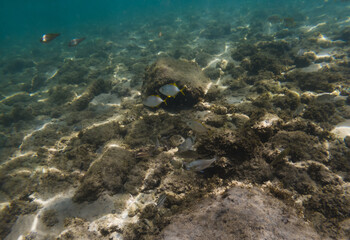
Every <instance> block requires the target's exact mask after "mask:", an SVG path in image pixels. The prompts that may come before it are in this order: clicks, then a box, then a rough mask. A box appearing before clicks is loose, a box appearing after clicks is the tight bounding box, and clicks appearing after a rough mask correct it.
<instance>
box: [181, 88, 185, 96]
mask: <svg viewBox="0 0 350 240" xmlns="http://www.w3.org/2000/svg"><path fill="white" fill-rule="evenodd" d="M185 88H186V86H185V87H183V88H182V89H180V92H181V93H182V95H184V96H185V94H184V92H183V90H184V89H185Z"/></svg>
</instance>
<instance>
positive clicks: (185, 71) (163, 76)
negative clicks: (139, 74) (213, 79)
mask: <svg viewBox="0 0 350 240" xmlns="http://www.w3.org/2000/svg"><path fill="white" fill-rule="evenodd" d="M173 83H175V84H176V85H177V86H178V88H179V89H182V88H184V89H183V92H184V95H182V94H181V93H179V94H177V95H176V97H175V98H169V99H167V106H168V107H172V108H178V107H191V106H193V105H194V104H196V103H197V102H198V101H199V100H200V99H201V98H203V97H204V95H205V94H206V91H207V88H208V87H209V84H210V80H209V79H208V78H207V77H205V75H204V74H203V72H202V71H201V69H200V68H199V66H198V65H197V64H196V63H192V62H187V61H182V60H175V59H172V58H162V59H159V60H158V61H156V62H155V63H153V64H152V65H151V66H149V67H148V68H147V70H146V74H145V79H144V82H143V85H142V97H143V99H145V98H147V97H148V96H150V95H159V96H161V97H162V99H165V98H167V96H164V95H162V94H161V93H160V92H159V88H160V87H162V86H164V85H166V84H173ZM163 106H164V105H163Z"/></svg>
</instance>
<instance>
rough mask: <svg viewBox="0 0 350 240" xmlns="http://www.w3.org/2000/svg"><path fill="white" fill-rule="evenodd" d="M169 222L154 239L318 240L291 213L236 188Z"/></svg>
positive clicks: (252, 192)
mask: <svg viewBox="0 0 350 240" xmlns="http://www.w3.org/2000/svg"><path fill="white" fill-rule="evenodd" d="M170 222H171V224H170V225H168V226H167V227H166V228H165V229H163V231H162V232H161V234H160V235H159V236H158V237H157V238H156V239H218V238H220V239H321V237H320V236H319V235H318V233H317V232H316V231H315V229H313V228H312V227H311V226H310V225H308V224H307V223H305V222H304V221H303V220H302V219H300V218H298V217H297V214H296V213H295V211H294V210H293V209H291V208H289V207H287V206H286V205H285V204H283V203H282V202H281V201H279V200H277V199H274V198H272V197H271V196H268V195H267V194H265V193H263V192H262V191H260V190H259V189H257V188H251V189H244V188H240V187H235V188H233V189H231V190H229V191H228V192H226V193H224V195H223V196H222V197H215V198H213V199H206V200H204V201H202V202H201V203H199V204H196V205H195V206H194V207H193V208H192V209H191V210H189V211H188V212H185V213H183V214H179V215H175V216H174V217H173V219H172V220H171V221H170Z"/></svg>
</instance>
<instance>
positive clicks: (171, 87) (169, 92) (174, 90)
mask: <svg viewBox="0 0 350 240" xmlns="http://www.w3.org/2000/svg"><path fill="white" fill-rule="evenodd" d="M184 89H185V87H184V88H182V89H179V88H178V87H177V86H176V83H169V84H167V85H164V86H162V87H160V88H159V92H161V94H163V95H165V96H167V97H176V95H177V94H178V93H179V92H181V93H182V95H184V96H185V94H184V92H183V90H184Z"/></svg>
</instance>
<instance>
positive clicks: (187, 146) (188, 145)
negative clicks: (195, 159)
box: [177, 137, 194, 152]
mask: <svg viewBox="0 0 350 240" xmlns="http://www.w3.org/2000/svg"><path fill="white" fill-rule="evenodd" d="M193 144H194V139H193V138H191V137H188V138H186V140H185V141H184V142H183V143H182V144H181V145H180V146H178V147H177V148H178V149H179V152H186V151H193V150H194V149H193Z"/></svg>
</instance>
